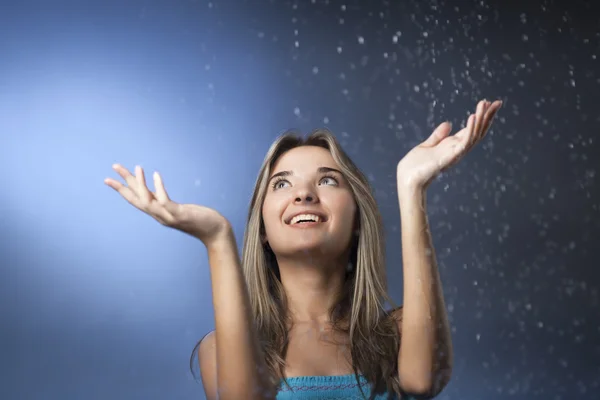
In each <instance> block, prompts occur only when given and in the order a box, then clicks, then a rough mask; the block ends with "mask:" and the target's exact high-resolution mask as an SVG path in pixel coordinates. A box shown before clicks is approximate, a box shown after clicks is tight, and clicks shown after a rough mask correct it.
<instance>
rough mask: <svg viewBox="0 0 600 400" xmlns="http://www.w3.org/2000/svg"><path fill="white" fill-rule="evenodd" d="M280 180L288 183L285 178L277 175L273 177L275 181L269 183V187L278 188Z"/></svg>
mask: <svg viewBox="0 0 600 400" xmlns="http://www.w3.org/2000/svg"><path fill="white" fill-rule="evenodd" d="M282 182H287V183H289V182H288V180H287V179H285V178H282V177H278V178H277V179H275V181H274V182H273V184H272V185H271V187H272V188H273V189H280V188H281V186H280V185H279V184H280V183H282Z"/></svg>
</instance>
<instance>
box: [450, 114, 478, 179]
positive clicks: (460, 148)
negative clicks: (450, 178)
mask: <svg viewBox="0 0 600 400" xmlns="http://www.w3.org/2000/svg"><path fill="white" fill-rule="evenodd" d="M475 121H476V117H475V114H471V115H470V116H469V118H468V119H467V126H466V127H465V128H463V129H462V130H461V131H460V132H458V133H457V134H456V135H454V136H457V139H458V140H457V144H456V145H455V146H452V147H451V150H452V151H451V152H448V153H447V154H446V156H445V157H442V164H443V165H445V166H444V167H443V168H442V170H441V171H445V170H447V169H448V168H450V167H452V166H454V165H455V164H456V163H457V162H458V161H459V160H460V159H461V158H462V157H463V156H464V155H465V153H466V152H467V151H468V150H469V141H468V138H469V137H470V135H472V134H473V132H474V130H475Z"/></svg>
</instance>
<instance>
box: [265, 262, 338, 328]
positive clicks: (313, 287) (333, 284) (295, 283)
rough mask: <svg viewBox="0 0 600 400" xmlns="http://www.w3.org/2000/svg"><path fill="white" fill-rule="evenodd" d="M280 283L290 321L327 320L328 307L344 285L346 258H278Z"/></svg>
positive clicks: (311, 321) (320, 322) (312, 321)
mask: <svg viewBox="0 0 600 400" xmlns="http://www.w3.org/2000/svg"><path fill="white" fill-rule="evenodd" d="M277 263H278V265H279V273H280V276H281V283H282V284H283V287H284V289H285V292H286V296H287V300H288V307H289V310H290V314H291V317H292V322H293V323H318V324H327V323H329V322H330V318H329V310H330V309H331V308H332V307H333V305H334V303H335V302H336V301H337V300H338V296H339V293H340V291H341V290H342V288H343V285H344V277H345V273H346V266H347V258H346V261H345V262H344V261H337V262H336V261H332V260H327V261H325V260H324V261H317V260H315V259H314V258H313V259H311V260H310V262H307V261H306V260H298V259H280V258H279V257H278V259H277Z"/></svg>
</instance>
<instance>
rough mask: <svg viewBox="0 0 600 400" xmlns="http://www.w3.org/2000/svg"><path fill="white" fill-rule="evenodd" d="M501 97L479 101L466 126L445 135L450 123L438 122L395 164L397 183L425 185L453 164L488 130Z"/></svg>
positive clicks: (406, 185)
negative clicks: (424, 137)
mask: <svg viewBox="0 0 600 400" xmlns="http://www.w3.org/2000/svg"><path fill="white" fill-rule="evenodd" d="M501 106H502V102H501V101H495V102H493V103H490V102H488V101H485V100H483V101H481V102H479V104H478V105H477V110H476V113H475V114H471V115H470V116H469V118H468V120H467V126H466V127H465V128H463V129H461V130H460V131H458V132H457V133H456V134H454V135H452V136H449V134H450V132H451V131H452V125H451V124H449V123H446V122H444V123H442V124H441V125H439V126H438V127H437V128H436V129H435V130H434V131H433V133H432V134H431V136H429V138H428V139H427V140H425V141H424V142H423V143H421V144H419V145H417V146H416V147H414V148H413V149H412V150H411V151H409V152H408V154H406V156H404V158H402V160H400V162H399V163H398V168H397V179H398V185H399V186H402V187H410V188H426V187H427V186H428V185H429V184H430V183H431V181H433V179H435V177H436V176H438V175H439V173H440V172H442V171H445V170H446V169H448V168H450V167H451V166H453V165H455V164H456V163H457V162H458V161H459V160H460V159H461V158H462V157H463V156H464V155H465V154H467V153H468V152H469V151H470V150H471V149H472V148H473V147H474V146H475V145H476V144H477V143H478V142H479V141H481V139H482V138H483V137H484V136H485V134H486V133H487V132H488V130H489V128H490V125H491V123H492V120H493V118H494V116H495V115H496V113H497V112H498V110H499V109H500V107H501Z"/></svg>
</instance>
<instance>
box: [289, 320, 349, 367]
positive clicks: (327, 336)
mask: <svg viewBox="0 0 600 400" xmlns="http://www.w3.org/2000/svg"><path fill="white" fill-rule="evenodd" d="M285 364H286V365H285V374H286V376H287V377H294V376H334V375H347V374H353V373H354V372H353V371H352V357H351V355H350V347H349V340H348V337H347V336H346V335H344V334H342V333H337V332H333V331H332V330H330V329H323V328H319V327H317V326H305V325H300V326H297V327H294V328H293V329H292V330H290V333H289V344H288V350H287V354H286V357H285Z"/></svg>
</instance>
